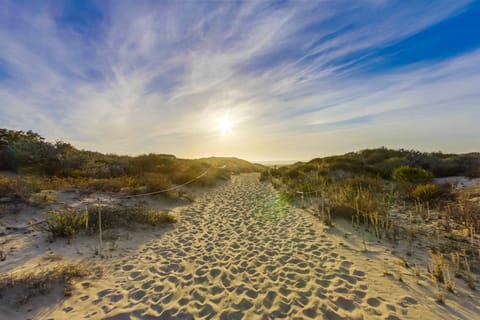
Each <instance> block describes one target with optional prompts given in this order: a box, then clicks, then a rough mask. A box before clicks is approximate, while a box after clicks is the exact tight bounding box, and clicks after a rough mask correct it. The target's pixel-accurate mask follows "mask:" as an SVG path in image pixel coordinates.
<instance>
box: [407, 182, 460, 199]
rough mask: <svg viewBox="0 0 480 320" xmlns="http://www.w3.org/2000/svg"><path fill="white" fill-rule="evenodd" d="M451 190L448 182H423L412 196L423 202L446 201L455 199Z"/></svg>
mask: <svg viewBox="0 0 480 320" xmlns="http://www.w3.org/2000/svg"><path fill="white" fill-rule="evenodd" d="M451 190H452V189H451V186H450V185H448V184H446V185H438V184H434V183H429V184H422V185H418V186H416V187H415V189H413V191H412V197H413V198H414V199H416V200H417V201H419V202H421V203H427V202H428V203H433V202H445V201H448V200H452V199H453V194H452V192H451Z"/></svg>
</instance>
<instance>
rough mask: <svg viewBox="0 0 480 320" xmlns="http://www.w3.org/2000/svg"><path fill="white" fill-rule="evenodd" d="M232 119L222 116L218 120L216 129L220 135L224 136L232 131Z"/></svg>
mask: <svg viewBox="0 0 480 320" xmlns="http://www.w3.org/2000/svg"><path fill="white" fill-rule="evenodd" d="M232 125H233V124H232V121H230V119H228V118H222V119H219V120H218V125H217V129H218V131H219V132H220V134H221V135H222V136H225V135H227V134H229V133H231V132H232Z"/></svg>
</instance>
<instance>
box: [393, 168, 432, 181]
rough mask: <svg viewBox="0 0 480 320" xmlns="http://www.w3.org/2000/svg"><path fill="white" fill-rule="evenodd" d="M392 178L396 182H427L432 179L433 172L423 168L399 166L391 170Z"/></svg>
mask: <svg viewBox="0 0 480 320" xmlns="http://www.w3.org/2000/svg"><path fill="white" fill-rule="evenodd" d="M392 178H393V180H395V181H398V182H409V183H427V182H430V181H432V179H433V174H432V173H431V172H430V171H427V170H425V169H421V168H414V167H409V166H401V167H398V168H397V169H395V170H394V171H393V174H392Z"/></svg>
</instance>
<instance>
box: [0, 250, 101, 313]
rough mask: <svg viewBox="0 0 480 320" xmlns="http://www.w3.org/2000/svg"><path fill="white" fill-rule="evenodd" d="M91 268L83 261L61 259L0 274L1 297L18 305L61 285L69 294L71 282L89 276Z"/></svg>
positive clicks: (65, 292)
mask: <svg viewBox="0 0 480 320" xmlns="http://www.w3.org/2000/svg"><path fill="white" fill-rule="evenodd" d="M62 260H63V259H62ZM91 270H92V269H91V267H89V266H87V265H86V264H83V263H67V262H64V261H59V262H57V263H55V264H52V265H51V266H48V267H42V268H35V269H34V270H31V271H25V272H16V273H7V274H3V275H1V276H0V299H2V300H7V303H8V302H10V303H12V304H13V305H15V306H17V307H18V306H21V305H23V304H25V303H27V302H28V301H29V300H30V299H31V298H33V297H36V296H39V295H45V294H48V293H50V292H51V290H52V289H53V288H54V287H55V286H61V288H62V290H63V294H64V295H66V296H68V295H70V294H71V290H72V286H71V282H72V281H73V280H75V279H79V278H83V277H86V276H89V275H90V274H91Z"/></svg>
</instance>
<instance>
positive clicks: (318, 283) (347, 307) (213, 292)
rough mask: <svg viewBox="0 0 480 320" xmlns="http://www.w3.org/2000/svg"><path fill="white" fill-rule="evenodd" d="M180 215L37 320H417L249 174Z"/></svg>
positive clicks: (404, 303) (412, 302)
mask: <svg viewBox="0 0 480 320" xmlns="http://www.w3.org/2000/svg"><path fill="white" fill-rule="evenodd" d="M179 210H180V211H181V215H182V221H181V222H180V223H179V225H178V227H176V228H175V229H174V230H173V231H171V232H167V233H165V234H163V235H162V236H161V237H159V238H158V239H155V240H152V241H150V242H149V243H147V244H145V245H144V246H142V247H141V248H139V249H138V250H136V251H135V252H131V253H129V254H128V255H125V256H124V257H122V258H119V259H111V260H108V261H107V263H110V264H111V265H110V266H109V267H107V272H106V276H105V277H104V278H103V279H101V280H100V281H98V282H93V281H83V282H81V283H78V284H77V290H75V292H74V295H73V296H72V297H71V298H69V299H67V300H65V301H63V302H62V303H61V304H60V305H57V306H55V307H52V309H50V310H45V311H44V312H43V315H41V316H40V318H42V319H44V318H47V319H49V318H52V319H85V318H89V319H117V320H120V319H199V318H202V319H274V318H288V319H294V318H302V319H304V318H312V319H321V318H325V319H332V320H333V319H371V318H378V319H390V320H393V319H405V318H416V316H415V315H412V313H411V312H410V314H409V311H412V309H411V308H413V310H414V312H415V308H419V303H418V302H417V300H416V299H414V298H413V297H411V296H394V297H378V296H377V295H376V294H375V292H372V290H371V289H369V286H368V285H367V274H366V272H365V271H366V270H362V269H365V268H359V267H358V266H357V265H356V264H355V263H354V262H352V252H351V250H350V251H349V249H348V248H347V247H345V246H339V245H338V242H337V241H335V240H334V239H333V238H331V237H329V236H328V235H327V234H325V233H324V232H322V225H321V224H320V223H318V221H317V220H316V219H315V218H314V217H312V216H310V215H309V214H307V213H306V212H305V211H302V210H297V209H292V208H290V207H289V206H288V204H287V203H286V202H285V201H284V200H282V197H281V195H280V194H279V193H278V192H277V191H275V190H274V189H273V188H272V187H270V186H265V185H263V184H261V183H259V182H258V176H256V175H243V176H238V177H234V178H233V179H232V182H231V183H229V184H227V185H225V186H223V187H220V188H218V189H216V190H215V191H213V192H212V193H209V194H207V195H206V196H205V197H204V198H203V199H200V200H199V201H197V202H195V203H194V204H193V205H191V206H187V207H183V208H180V209H179ZM347 255H350V256H349V257H348V258H347ZM387 291H388V289H387ZM419 311H422V310H419ZM423 311H424V312H421V313H422V314H425V310H423ZM428 312H429V311H427V315H428ZM415 314H416V315H419V314H420V313H416V312H415ZM47 315H48V316H47ZM431 315H433V314H430V316H431ZM430 318H431V317H430Z"/></svg>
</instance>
